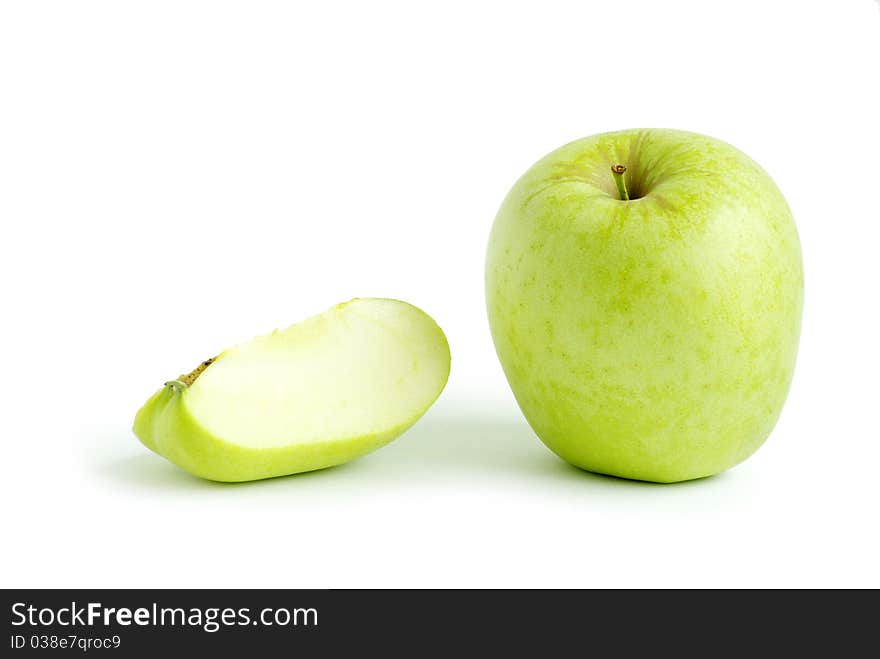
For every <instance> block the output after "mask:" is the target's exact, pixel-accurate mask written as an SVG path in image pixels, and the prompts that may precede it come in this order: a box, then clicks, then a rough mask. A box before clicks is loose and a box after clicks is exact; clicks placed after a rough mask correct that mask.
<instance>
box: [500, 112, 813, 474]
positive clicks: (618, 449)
mask: <svg viewBox="0 0 880 659" xmlns="http://www.w3.org/2000/svg"><path fill="white" fill-rule="evenodd" d="M617 164H623V165H625V166H626V167H627V172H626V174H625V180H626V182H627V186H628V188H629V194H630V200H629V201H622V200H621V199H620V197H619V194H618V192H617V188H616V187H615V183H614V179H613V177H612V175H611V167H612V166H614V165H617ZM486 301H487V311H488V317H489V324H490V328H491V331H492V337H493V340H494V342H495V348H496V351H497V353H498V358H499V360H500V361H501V365H502V367H503V369H504V373H505V375H506V376H507V380H508V382H509V383H510V387H511V389H512V390H513V393H514V395H515V397H516V400H517V402H518V403H519V405H520V408H521V409H522V411H523V414H524V415H525V417H526V419H527V420H528V422H529V424H530V425H531V426H532V428H533V429H534V431H535V433H536V434H537V435H538V437H540V439H541V440H542V441H543V442H544V443H545V444H546V445H547V446H548V447H549V448H550V449H551V450H553V451H554V452H555V453H556V454H557V455H559V456H560V457H561V458H563V459H564V460H566V461H568V462H569V463H571V464H573V465H575V466H577V467H580V468H582V469H585V470H588V471H592V472H598V473H603V474H610V475H614V476H620V477H624V478H631V479H638V480H645V481H655V482H676V481H684V480H689V479H694V478H701V477H704V476H710V475H712V474H717V473H719V472H721V471H723V470H725V469H729V468H730V467H732V466H734V465H736V464H738V463H739V462H741V461H743V460H745V459H746V458H748V457H749V456H750V455H751V454H752V453H754V452H755V451H756V450H757V449H758V448H759V447H760V446H761V444H762V443H763V442H764V440H765V439H766V438H767V437H768V436H769V434H770V432H771V431H772V429H773V427H774V425H775V423H776V421H777V419H778V417H779V414H780V412H781V410H782V406H783V403H784V402H785V398H786V396H787V393H788V389H789V386H790V383H791V379H792V375H793V372H794V367H795V359H796V356H797V349H798V339H799V335H800V324H801V309H802V305H803V268H802V261H801V249H800V243H799V240H798V235H797V229H796V227H795V224H794V220H793V218H792V215H791V211H790V210H789V208H788V205H787V203H786V201H785V199H784V198H783V196H782V194H781V193H780V191H779V189H778V188H777V187H776V185H775V184H774V182H773V181H772V179H771V178H770V177H769V176H768V175H767V173H766V172H764V170H763V169H761V167H760V166H759V165H758V164H757V163H755V162H754V161H753V160H751V159H750V158H749V157H748V156H746V155H745V154H744V153H742V152H740V151H738V150H737V149H735V148H734V147H732V146H730V145H729V144H726V143H724V142H721V141H719V140H717V139H714V138H711V137H707V136H704V135H699V134H696V133H690V132H684V131H677V130H667V129H635V130H626V131H619V132H613V133H605V134H601V135H595V136H592V137H588V138H585V139H581V140H578V141H575V142H572V143H570V144H567V145H565V146H563V147H561V148H560V149H558V150H556V151H554V152H552V153H551V154H549V155H547V156H546V157H544V158H543V159H541V160H540V161H539V162H537V163H536V164H535V165H534V166H533V167H532V168H531V169H529V170H528V171H527V172H526V173H525V174H524V175H523V176H522V177H521V178H520V179H519V181H517V182H516V184H515V185H514V186H513V189H512V190H511V191H510V192H509V194H508V195H507V197H506V199H505V200H504V202H503V204H502V206H501V209H500V210H499V212H498V216H497V218H496V219H495V223H494V225H493V228H492V232H491V236H490V239H489V247H488V254H487V260H486Z"/></svg>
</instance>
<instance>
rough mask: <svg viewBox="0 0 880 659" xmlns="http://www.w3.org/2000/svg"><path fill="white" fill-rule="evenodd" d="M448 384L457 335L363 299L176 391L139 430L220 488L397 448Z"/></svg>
mask: <svg viewBox="0 0 880 659" xmlns="http://www.w3.org/2000/svg"><path fill="white" fill-rule="evenodd" d="M448 376H449V346H448V344H447V342H446V337H445V336H444V335H443V332H442V330H441V329H440V328H439V327H438V326H437V323H435V322H434V321H433V320H432V319H431V318H430V317H429V316H428V315H427V314H425V313H424V312H423V311H421V310H419V309H417V308H416V307H414V306H412V305H409V304H407V303H405V302H400V301H397V300H387V299H377V298H366V299H355V300H351V301H350V302H346V303H344V304H340V305H337V306H335V307H333V308H331V309H329V310H327V311H325V312H324V313H322V314H320V315H317V316H314V317H312V318H309V319H307V320H304V321H302V322H300V323H298V324H296V325H293V326H291V327H288V328H287V329H285V330H276V331H274V332H273V333H271V334H267V335H266V336H261V337H258V338H255V339H253V340H251V341H249V342H248V343H245V344H242V345H239V346H236V347H234V348H230V349H228V350H226V351H224V352H223V353H221V354H220V355H219V356H217V357H215V358H213V359H209V360H207V361H204V362H202V363H201V364H200V365H199V366H198V367H197V368H196V369H195V370H194V371H192V372H191V373H189V374H188V375H183V376H180V377H179V378H178V379H177V380H172V381H171V382H168V383H166V384H165V386H164V387H163V388H162V389H160V390H159V391H158V392H157V393H156V394H155V395H154V396H153V397H152V398H150V399H149V400H148V401H147V403H146V404H145V405H144V406H143V408H142V409H141V410H140V411H139V412H138V413H137V416H136V417H135V421H134V432H135V434H136V435H137V436H138V438H139V439H140V440H141V441H142V442H143V443H144V444H145V445H146V446H147V447H148V448H150V449H152V450H153V451H155V452H156V453H158V454H159V455H162V456H164V457H165V458H167V459H168V460H170V461H171V462H173V463H175V464H177V465H178V466H180V467H182V468H184V469H185V470H187V471H188V472H190V473H192V474H194V475H196V476H201V477H202V478H207V479H210V480H216V481H249V480H256V479H259V478H270V477H272V476H282V475H285V474H294V473H297V472H302V471H311V470H314V469H322V468H324V467H330V466H332V465H337V464H340V463H343V462H347V461H348V460H351V459H353V458H357V457H359V456H361V455H364V454H365V453H368V452H370V451H372V450H374V449H377V448H379V447H380V446H383V445H385V444H387V443H388V442H390V441H391V440H393V439H395V438H396V437H397V436H399V435H400V434H401V433H403V432H404V431H405V430H407V429H408V428H409V427H410V426H412V425H413V424H414V423H415V422H416V421H417V420H418V419H419V418H420V417H421V416H422V415H423V414H424V413H425V411H427V409H428V408H429V407H430V406H431V404H432V403H433V402H434V401H435V400H436V399H437V397H438V396H439V395H440V392H441V391H443V387H444V386H445V385H446V380H447V378H448Z"/></svg>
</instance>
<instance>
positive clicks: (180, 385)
mask: <svg viewBox="0 0 880 659" xmlns="http://www.w3.org/2000/svg"><path fill="white" fill-rule="evenodd" d="M216 359H217V358H216V357H211V359H206V360H205V361H203V362H202V363H201V364H199V365H198V366H196V367H195V368H194V369H193V370H192V371H191V372H189V373H187V374H186V375H181V376H180V377H179V378H177V379H176V380H169V381H168V382H166V383H165V386H166V387H171V388H172V389H174V391H176V392H177V393H180V392H181V391H183V390H184V389H189V388H190V387H191V386H192V383H193V382H195V381H196V378H198V377H199V376H200V375H201V374H202V373H204V372H205V369H206V368H208V367H209V366H210V365H211V364H213V363H214V360H216Z"/></svg>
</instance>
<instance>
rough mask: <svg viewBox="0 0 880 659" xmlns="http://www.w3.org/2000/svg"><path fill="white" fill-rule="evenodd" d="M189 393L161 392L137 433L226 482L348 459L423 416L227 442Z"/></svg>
mask: <svg viewBox="0 0 880 659" xmlns="http://www.w3.org/2000/svg"><path fill="white" fill-rule="evenodd" d="M187 393H188V392H187V391H185V390H184V391H178V390H175V389H172V388H171V387H163V388H162V389H160V390H159V391H157V392H156V393H155V394H154V395H153V396H152V397H150V399H149V400H148V401H147V402H146V403H145V404H144V406H143V407H142V408H141V409H140V410H139V411H138V413H137V415H136V417H135V421H134V433H135V435H137V437H138V438H139V439H140V440H141V442H142V443H143V444H144V446H146V447H147V448H149V449H150V450H152V451H154V452H155V453H158V454H159V455H161V456H163V457H165V458H167V459H168V460H170V461H171V462H173V463H174V464H176V465H178V466H180V467H181V468H183V469H184V470H186V471H188V472H189V473H191V474H192V475H194V476H198V477H200V478H204V479H205V480H212V481H219V482H224V483H239V482H244V481H253V480H260V479H264V478H274V477H277V476H288V475H291V474H298V473H302V472H306V471H315V470H317V469H325V468H327V467H333V466H335V465H338V464H342V463H344V462H349V461H350V460H354V459H356V458H359V457H361V456H363V455H366V454H367V453H371V452H372V451H375V450H376V449H378V448H380V447H382V446H385V445H386V444H388V443H389V442H391V441H392V440H394V439H396V438H397V437H399V436H400V435H402V434H403V433H404V432H405V431H406V430H408V429H409V428H410V427H411V426H412V425H413V424H414V423H415V422H416V421H418V419H419V418H420V417H421V414H419V416H418V417H416V418H414V419H411V420H408V421H407V422H406V423H403V424H400V425H399V426H395V427H393V428H390V429H388V430H386V431H383V432H380V433H371V434H367V435H360V436H357V437H352V438H347V439H344V440H335V441H327V442H321V443H317V442H314V443H310V444H303V445H298V446H283V447H277V448H271V449H265V448H260V449H258V448H251V447H247V446H241V445H237V444H233V443H231V442H227V441H224V440H223V439H222V438H221V437H217V436H216V435H214V434H212V433H211V432H209V431H208V430H207V429H205V428H204V426H202V425H201V424H200V423H199V422H198V420H197V419H195V418H194V417H193V415H192V414H191V413H190V411H189V409H188V407H187V405H186V402H185V398H186V396H187Z"/></svg>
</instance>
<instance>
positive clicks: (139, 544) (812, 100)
mask: <svg viewBox="0 0 880 659" xmlns="http://www.w3.org/2000/svg"><path fill="white" fill-rule="evenodd" d="M300 4H301V5H302V7H300V6H299V5H300ZM307 4H308V8H307V7H306V5H307ZM878 65H880V7H878V4H877V3H876V2H873V1H872V0H850V1H847V2H840V1H834V0H827V1H824V2H823V1H816V2H803V1H795V0H792V1H790V2H766V1H760V2H743V1H737V2H726V3H709V2H697V1H694V2H669V1H666V2H649V1H645V2H620V1H615V2H609V1H607V0H604V1H602V2H584V1H578V2H574V1H572V2H554V1H549V0H542V1H541V2H531V3H511V2H504V3H488V2H473V1H468V2H444V3H437V4H436V5H433V6H429V5H428V4H427V3H412V2H399V3H388V2H367V3H358V2H348V3H345V2H325V3H289V2H285V3H281V2H279V3H270V2H239V3H230V2H204V3H196V2H179V1H174V2H155V1H154V2H125V3H122V2H77V3H73V2H56V3H51V2H40V3H36V2H6V3H3V5H2V8H0V222H2V241H0V259H2V262H0V270H2V272H0V275H2V278H0V281H2V310H3V312H2V313H3V320H2V325H0V332H2V339H3V340H2V346H0V350H2V355H0V366H2V376H0V395H2V401H3V404H2V420H3V425H2V477H0V487H2V492H0V494H2V504H0V505H2V528H3V536H4V540H3V541H2V545H0V553H2V557H0V558H2V560H0V585H2V586H6V587H12V586H18V587H48V586H108V587H129V586H131V587H134V586H152V587H175V586H177V587H196V586H210V587H224V586H241V587H243V586H254V587H342V586H349V587H363V586H379V587H385V586H388V587H391V586H395V587H396V586H402V587H410V586H413V587H416V586H418V587H421V586H441V587H443V586H480V587H482V586H500V587H507V586H527V587H531V586H552V587H569V586H577V587H592V586H698V587H699V586H769V587H773V586H873V587H878V586H880V567H878V555H880V531H878V503H880V484H878V480H877V478H878V477H877V474H878V463H880V432H878V422H877V419H878V416H877V415H878V407H880V395H878V394H880V387H878V380H877V370H878V366H880V363H878V361H880V360H878V348H877V344H878V341H877V339H878V336H880V323H878V311H877V303H878V294H877V285H878V283H880V263H878V258H877V253H878V245H880V194H878V192H880V167H878V156H877V153H878V151H880V91H878V88H880V85H878ZM640 126H662V127H673V128H683V129H689V130H693V131H698V132H703V133H708V134H710V135H714V136H716V137H720V138H722V139H724V140H726V141H729V142H731V143H733V144H734V145H736V146H738V147H739V148H741V149H743V150H744V151H745V152H746V153H748V154H750V155H751V156H752V157H753V158H755V159H756V160H758V162H760V163H761V164H762V165H763V166H764V167H765V168H766V169H767V170H768V171H769V172H770V174H771V175H772V176H773V177H774V178H775V180H776V181H777V183H778V184H779V186H780V188H781V189H782V190H783V192H784V193H785V195H786V196H787V198H788V200H789V203H790V205H791V207H792V209H793V211H794V214H795V217H796V219H797V222H798V226H799V230H800V234H801V239H802V242H803V249H804V260H805V267H806V307H805V315H804V325H803V326H804V330H803V337H802V343H801V354H800V358H799V363H798V368H797V373H796V376H795V382H794V385H793V388H792V391H791V395H790V397H789V400H788V403H787V405H786V408H785V411H784V412H783V415H782V418H781V420H780V422H779V424H778V426H777V428H776V430H775V432H774V433H773V435H772V436H771V438H770V439H769V440H768V442H767V443H766V444H765V446H764V447H763V448H762V449H761V450H760V451H759V452H758V453H757V454H756V455H755V456H753V457H752V458H751V459H750V460H749V461H748V462H746V463H744V464H742V465H740V466H739V467H737V468H735V469H733V470H732V471H730V472H728V473H725V474H723V475H721V476H719V477H715V478H711V479H707V480H703V481H699V482H692V483H685V484H681V485H675V486H656V485H649V484H640V483H633V482H627V481H623V480H617V479H612V478H606V477H600V476H595V475H591V474H588V473H585V472H580V471H578V470H576V469H574V468H572V467H569V466H567V465H566V464H564V463H563V462H561V461H560V460H559V459H558V458H556V457H555V456H554V455H553V454H551V453H550V452H549V451H548V450H547V449H545V448H544V447H543V445H542V444H541V443H540V442H539V441H538V440H537V439H536V438H535V437H534V435H533V433H532V432H531V431H530V429H529V428H528V426H527V425H526V423H525V422H524V420H523V419H522V416H521V415H520V413H519V410H518V408H517V407H516V404H515V402H514V400H513V397H512V395H511V393H510V391H509V389H508V388H507V385H506V382H505V380H504V378H503V375H502V372H501V369H500V367H499V365H498V363H497V361H496V358H495V354H494V351H493V348H492V344H491V340H490V336H489V332H488V327H487V323H486V319H485V312H484V306H483V256H484V252H485V246H486V240H487V237H488V233H489V228H490V226H491V222H492V220H493V217H494V214H495V211H496V210H497V207H498V205H499V204H500V202H501V200H502V198H503V197H504V195H505V194H506V192H507V190H508V188H509V187H510V186H511V185H512V184H513V182H514V180H515V179H516V178H517V177H518V176H519V175H520V174H521V173H522V172H523V171H524V170H525V169H526V168H527V167H529V166H530V165H531V164H532V163H533V162H534V161H535V160H536V159H537V158H539V157H540V156H542V155H543V154H545V153H546V152H548V151H550V150H552V149H554V148H555V147H557V146H559V145H561V144H563V143H565V142H568V141H570V140H573V139H576V138H578V137H582V136H585V135H589V134H593V133H597V132H603V131H607V130H613V129H619V128H628V127H640ZM354 296H390V297H397V298H401V299H405V300H409V301H411V302H413V303H415V304H416V305H418V306H420V307H422V308H423V309H425V310H426V311H428V312H429V313H430V314H432V315H433V316H434V317H435V318H436V319H437V320H438V322H439V323H440V325H441V326H442V327H443V328H444V329H445V331H446V333H447V335H448V338H449V342H450V344H451V347H452V354H453V370H452V376H451V379H450V381H449V384H448V386H447V389H446V391H445V393H444V394H443V396H442V397H441V399H440V401H439V402H438V403H437V404H436V405H435V406H434V407H433V408H432V409H431V410H430V411H429V413H428V414H427V415H426V416H425V417H424V418H423V419H422V421H421V422H419V424H418V425H417V426H416V427H415V428H413V429H412V430H411V431H410V432H408V433H407V434H405V435H404V436H403V437H401V438H400V439H399V440H398V441H396V442H395V443H393V444H391V445H390V446H388V447H386V448H384V449H382V450H380V451H378V452H376V453H374V454H372V455H370V456H368V457H366V458H363V459H361V460H358V461H356V462H353V463H350V464H348V465H345V466H342V467H339V468H334V469H329V470H326V471H323V472H317V473H312V474H306V475H302V476H295V477H290V478H280V479H275V480H271V481H264V482H258V483H253V484H243V485H231V486H230V485H220V484H214V483H209V482H203V481H200V480H197V479H195V478H193V477H190V476H189V475H187V474H186V473H184V472H182V471H180V470H179V469H177V468H176V467H174V466H172V465H171V464H170V463H167V462H165V461H164V460H163V459H162V458H160V457H158V456H156V455H154V454H152V453H150V452H148V451H147V450H146V449H145V448H143V447H142V446H141V445H140V444H139V443H138V442H137V441H136V439H135V438H134V436H133V435H132V433H131V430H130V426H131V421H132V418H133V416H134V413H135V411H136V410H137V409H138V407H139V406H140V405H141V404H142V403H143V402H144V400H146V398H147V397H148V396H149V395H150V394H151V393H152V392H153V391H154V390H155V389H156V388H158V387H159V386H160V385H161V384H162V382H163V381H165V380H166V379H169V378H170V377H173V376H176V375H177V374H178V373H180V372H182V371H188V370H189V369H190V368H191V367H192V366H193V365H194V364H196V363H197V362H198V361H199V360H201V359H203V358H205V357H207V356H210V355H213V354H215V353H216V352H218V350H221V349H223V348H225V347H227V346H228V345H231V344H234V343H237V342H239V341H242V340H246V339H248V338H249V337H251V336H253V335H255V334H261V333H265V332H267V331H269V330H271V329H273V328H275V327H283V326H286V325H288V324H290V323H292V322H295V321H297V320H299V319H301V318H303V317H306V316H308V315H311V314H313V313H316V312H319V311H322V310H323V309H324V308H326V307H329V306H331V305H332V304H335V303H337V302H341V301H344V300H347V299H349V298H351V297H354Z"/></svg>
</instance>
